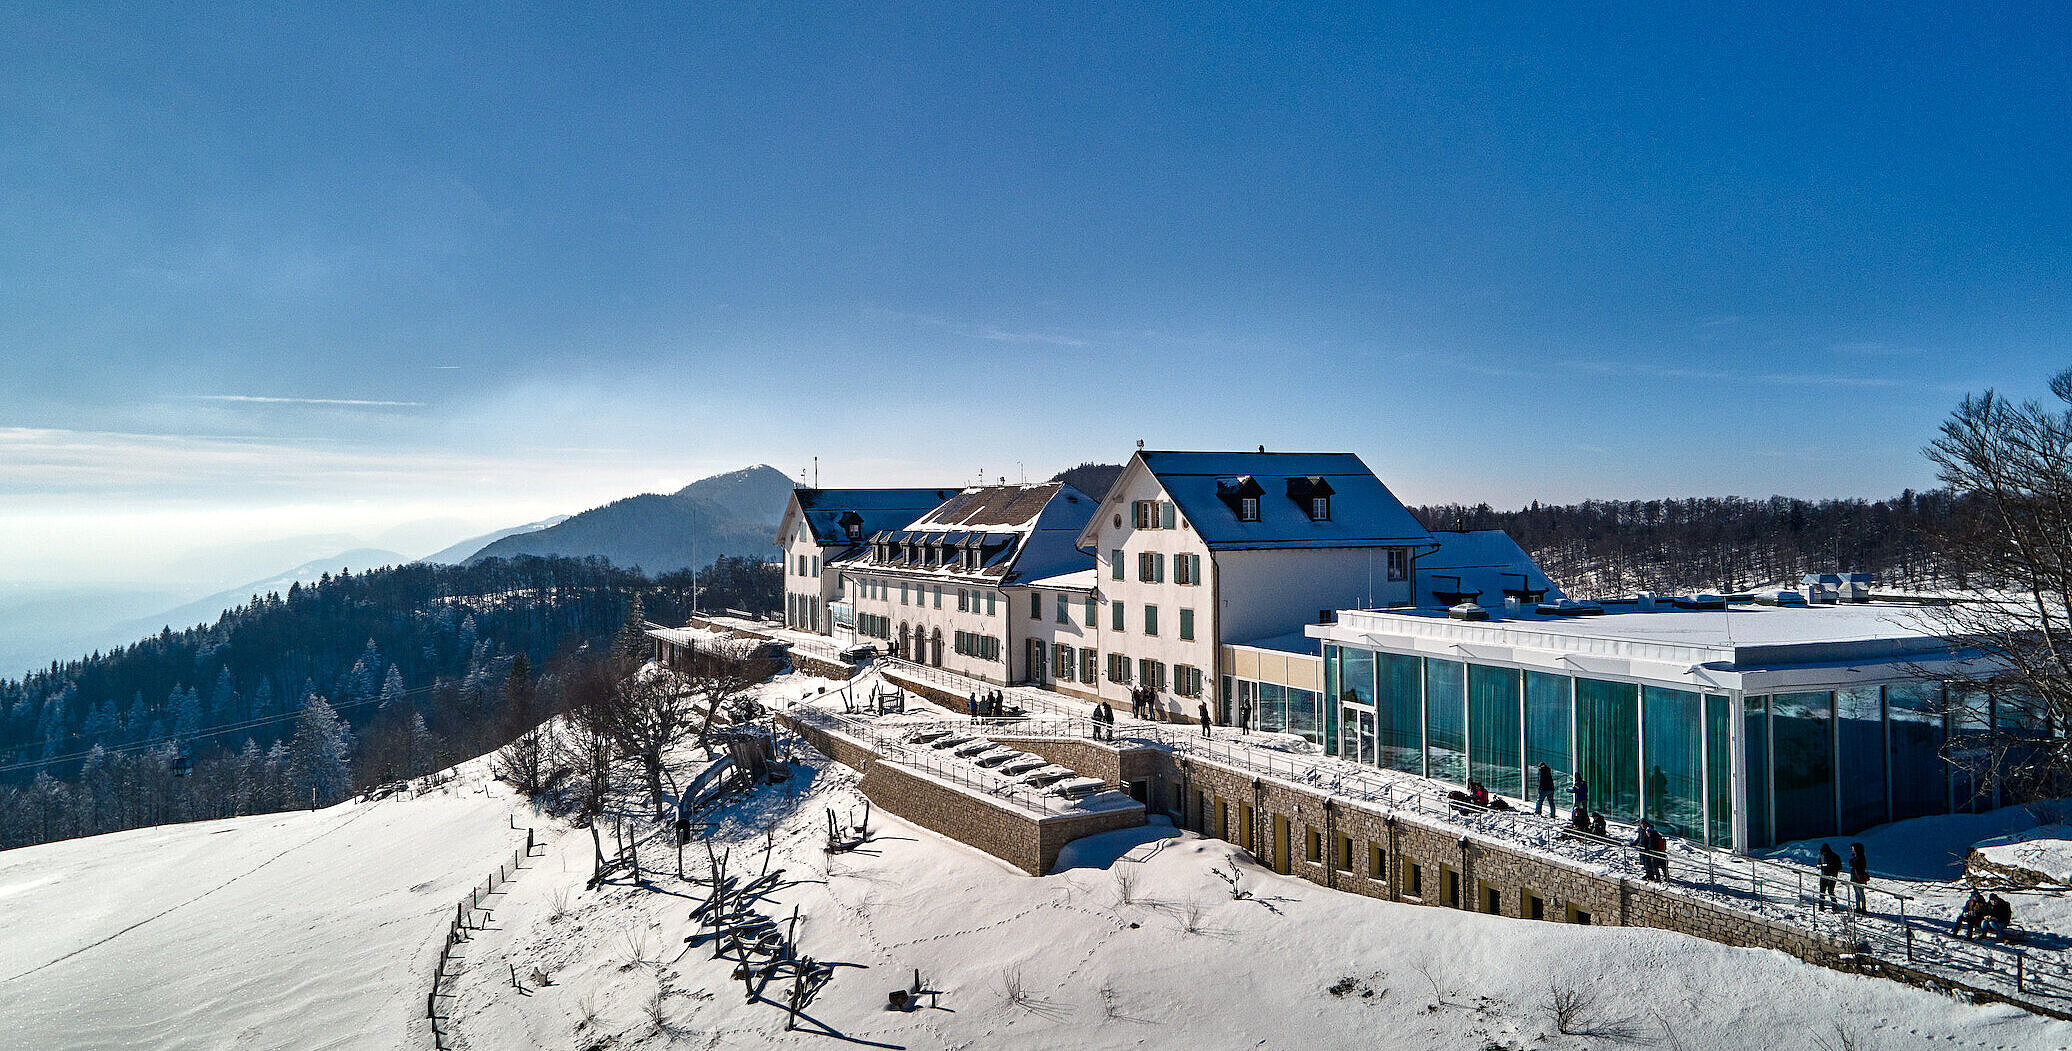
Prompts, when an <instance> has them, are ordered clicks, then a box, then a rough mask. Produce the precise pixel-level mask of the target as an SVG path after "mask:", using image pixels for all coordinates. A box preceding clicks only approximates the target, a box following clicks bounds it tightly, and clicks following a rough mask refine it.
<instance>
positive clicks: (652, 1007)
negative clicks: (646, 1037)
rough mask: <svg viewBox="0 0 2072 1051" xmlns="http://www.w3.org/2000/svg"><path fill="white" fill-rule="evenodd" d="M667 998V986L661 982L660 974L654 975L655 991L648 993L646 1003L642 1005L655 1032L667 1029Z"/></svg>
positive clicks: (666, 1030) (663, 1031)
mask: <svg viewBox="0 0 2072 1051" xmlns="http://www.w3.org/2000/svg"><path fill="white" fill-rule="evenodd" d="M668 998H669V989H668V987H667V986H665V985H663V984H662V976H661V975H656V976H655V991H654V992H652V993H649V994H648V998H647V1003H645V1004H643V1005H642V1006H643V1007H644V1008H645V1009H646V1012H647V1018H648V1021H649V1022H652V1023H654V1026H655V1032H658V1033H666V1032H668V1031H669V1015H668V1009H667V1001H668Z"/></svg>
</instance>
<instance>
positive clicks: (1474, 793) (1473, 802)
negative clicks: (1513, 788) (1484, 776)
mask: <svg viewBox="0 0 2072 1051" xmlns="http://www.w3.org/2000/svg"><path fill="white" fill-rule="evenodd" d="M1446 798H1447V800H1448V801H1450V802H1451V803H1453V808H1454V809H1455V810H1458V811H1461V812H1462V813H1466V812H1467V808H1468V807H1470V806H1474V807H1479V808H1481V809H1483V810H1509V809H1511V801H1510V800H1508V799H1505V798H1504V797H1502V796H1491V795H1490V794H1489V789H1488V788H1487V787H1486V786H1484V785H1483V784H1482V782H1480V781H1477V780H1475V779H1473V778H1469V779H1468V790H1467V791H1465V792H1448V793H1446Z"/></svg>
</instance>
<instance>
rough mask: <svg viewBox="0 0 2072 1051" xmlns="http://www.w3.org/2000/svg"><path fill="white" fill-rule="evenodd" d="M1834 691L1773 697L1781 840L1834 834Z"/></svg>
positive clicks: (1775, 783) (1772, 752) (1772, 732)
mask: <svg viewBox="0 0 2072 1051" xmlns="http://www.w3.org/2000/svg"><path fill="white" fill-rule="evenodd" d="M1833 745H1834V695H1833V694H1831V693H1780V694H1777V695H1775V696H1773V697H1771V698H1770V757H1771V758H1770V762H1771V766H1772V767H1773V769H1774V770H1775V777H1774V779H1773V780H1772V782H1771V791H1772V793H1773V794H1774V803H1773V806H1774V812H1775V815H1776V818H1775V820H1776V831H1777V840H1778V842H1788V841H1790V840H1794V839H1809V838H1812V837H1814V836H1832V835H1834V834H1835V756H1834V747H1833Z"/></svg>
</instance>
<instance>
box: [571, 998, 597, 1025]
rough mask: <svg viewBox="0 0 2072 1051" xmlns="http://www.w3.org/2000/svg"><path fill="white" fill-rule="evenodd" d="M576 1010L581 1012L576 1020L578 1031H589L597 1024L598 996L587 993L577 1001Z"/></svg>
mask: <svg viewBox="0 0 2072 1051" xmlns="http://www.w3.org/2000/svg"><path fill="white" fill-rule="evenodd" d="M576 1010H577V1011H579V1012H581V1014H580V1016H579V1017H578V1018H577V1020H576V1028H577V1029H587V1028H589V1027H590V1026H593V1025H596V1024H597V994H596V993H585V994H583V998H582V999H580V1000H577V1001H576Z"/></svg>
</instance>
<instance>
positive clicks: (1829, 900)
mask: <svg viewBox="0 0 2072 1051" xmlns="http://www.w3.org/2000/svg"><path fill="white" fill-rule="evenodd" d="M1841 874H1842V856H1841V855H1840V854H1837V853H1835V848H1833V847H1831V846H1828V845H1827V844H1825V843H1822V844H1821V845H1820V897H1819V898H1818V899H1816V900H1815V901H1814V902H1813V907H1814V908H1815V909H1825V908H1830V907H1832V908H1833V909H1834V910H1835V911H1836V912H1840V911H1842V902H1841V899H1839V898H1836V897H1835V877H1837V876H1840V875H1841Z"/></svg>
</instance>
